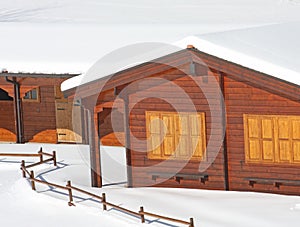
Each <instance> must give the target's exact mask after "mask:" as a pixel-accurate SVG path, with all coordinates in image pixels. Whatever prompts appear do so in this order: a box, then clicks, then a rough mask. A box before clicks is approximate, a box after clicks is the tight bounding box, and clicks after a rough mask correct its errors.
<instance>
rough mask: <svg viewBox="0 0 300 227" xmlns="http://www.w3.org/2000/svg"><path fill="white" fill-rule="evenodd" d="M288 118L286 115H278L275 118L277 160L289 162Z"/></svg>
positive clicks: (290, 147) (290, 146) (289, 137)
mask: <svg viewBox="0 0 300 227" xmlns="http://www.w3.org/2000/svg"><path fill="white" fill-rule="evenodd" d="M290 123H291V121H290V119H289V118H288V117H279V118H278V119H277V130H278V131H277V135H278V152H277V155H278V159H279V162H291V151H292V144H291V141H290V139H291V135H290V128H291V127H290Z"/></svg>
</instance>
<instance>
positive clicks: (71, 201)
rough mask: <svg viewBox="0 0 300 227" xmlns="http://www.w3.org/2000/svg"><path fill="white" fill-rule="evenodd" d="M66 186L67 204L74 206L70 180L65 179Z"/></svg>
mask: <svg viewBox="0 0 300 227" xmlns="http://www.w3.org/2000/svg"><path fill="white" fill-rule="evenodd" d="M67 188H68V192H69V202H68V205H69V206H74V204H73V194H72V186H71V181H67Z"/></svg>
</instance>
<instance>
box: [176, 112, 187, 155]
mask: <svg viewBox="0 0 300 227" xmlns="http://www.w3.org/2000/svg"><path fill="white" fill-rule="evenodd" d="M176 144H178V145H177V149H176V157H179V158H188V157H189V156H190V152H189V116H188V115H187V114H179V115H176Z"/></svg>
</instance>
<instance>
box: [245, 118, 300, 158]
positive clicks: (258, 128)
mask: <svg viewBox="0 0 300 227" xmlns="http://www.w3.org/2000/svg"><path fill="white" fill-rule="evenodd" d="M244 129H245V151H246V162H254V163H255V162H256V163H300V116H273V115H248V114H245V115H244Z"/></svg>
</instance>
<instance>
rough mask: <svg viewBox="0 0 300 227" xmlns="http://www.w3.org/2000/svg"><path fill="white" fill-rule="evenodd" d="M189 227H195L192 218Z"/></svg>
mask: <svg viewBox="0 0 300 227" xmlns="http://www.w3.org/2000/svg"><path fill="white" fill-rule="evenodd" d="M189 227H195V226H194V218H190V226H189Z"/></svg>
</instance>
